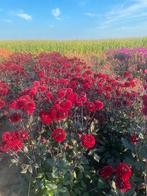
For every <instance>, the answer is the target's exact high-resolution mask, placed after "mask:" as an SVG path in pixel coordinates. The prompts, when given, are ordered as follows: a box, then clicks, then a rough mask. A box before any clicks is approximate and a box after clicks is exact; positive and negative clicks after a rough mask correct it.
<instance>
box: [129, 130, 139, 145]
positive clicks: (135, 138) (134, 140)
mask: <svg viewBox="0 0 147 196" xmlns="http://www.w3.org/2000/svg"><path fill="white" fill-rule="evenodd" d="M138 140H139V137H138V135H137V134H135V133H133V134H131V135H130V142H131V143H132V144H137V142H138Z"/></svg>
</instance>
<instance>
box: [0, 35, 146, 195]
mask: <svg viewBox="0 0 147 196" xmlns="http://www.w3.org/2000/svg"><path fill="white" fill-rule="evenodd" d="M110 42H111V41H110ZM130 42H131V41H130ZM137 42H138V41H137V40H136V43H137ZM144 43H145V39H144ZM0 46H1V44H0ZM46 46H47V45H46ZM63 46H64V45H63ZM94 46H96V45H94ZM94 46H93V49H94V50H95V48H94ZM136 46H137V44H136ZM105 47H106V48H107V45H106V46H105ZM105 47H104V48H103V44H102V45H101V49H100V50H103V49H105ZM14 48H15V47H14ZM24 48H25V47H24ZM108 48H109V47H108ZM114 48H115V47H114ZM8 49H9V47H8ZM33 49H34V47H33ZM33 49H32V50H33ZM16 50H17V49H16ZM22 50H23V48H22ZM27 50H29V49H27ZM27 50H26V48H25V51H27ZM43 50H44V49H43ZM66 50H68V48H67V47H65V51H66ZM83 50H84V47H83ZM96 50H97V49H96ZM10 51H11V50H10ZM36 51H37V49H36ZM36 51H35V52H36ZM63 51H64V49H63ZM65 51H64V52H65ZM73 51H74V49H73ZM85 51H86V52H88V49H86V50H85ZM71 52H72V51H71ZM86 52H85V54H86ZM94 52H95V51H94ZM1 54H5V55H1V58H0V124H9V125H10V126H9V127H10V130H7V131H5V132H3V133H2V134H1V139H0V152H1V154H3V153H7V154H8V155H9V157H10V160H11V162H12V164H15V165H16V166H17V167H18V168H20V172H21V174H22V175H24V176H25V177H26V179H27V181H28V196H29V195H30V196H32V195H34V194H36V195H38V196H81V195H83V196H146V195H147V48H145V47H144V48H143V47H142V48H134V49H133V48H132V49H128V48H123V49H111V50H107V51H106V52H105V53H104V56H105V58H104V59H103V60H100V61H99V59H98V58H97V57H96V56H95V57H93V59H91V60H92V61H91V63H90V64H89V63H88V62H85V61H83V60H81V59H79V58H77V57H67V56H63V55H61V54H60V53H57V52H52V53H48V52H42V53H39V54H38V53H37V54H32V53H26V52H25V53H24V52H23V53H20V52H19V53H18V52H15V53H11V52H10V53H9V52H8V51H5V50H3V49H2V52H1Z"/></svg>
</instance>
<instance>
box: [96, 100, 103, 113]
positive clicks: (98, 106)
mask: <svg viewBox="0 0 147 196" xmlns="http://www.w3.org/2000/svg"><path fill="white" fill-rule="evenodd" d="M94 103H95V106H96V109H97V110H98V111H100V110H102V109H103V107H104V104H103V102H102V101H99V100H96V101H95V102H94Z"/></svg>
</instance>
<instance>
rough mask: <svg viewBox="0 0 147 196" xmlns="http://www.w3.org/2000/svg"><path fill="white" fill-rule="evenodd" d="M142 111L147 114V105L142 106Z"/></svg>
mask: <svg viewBox="0 0 147 196" xmlns="http://www.w3.org/2000/svg"><path fill="white" fill-rule="evenodd" d="M142 112H143V114H144V115H145V116H147V106H144V107H143V108H142Z"/></svg>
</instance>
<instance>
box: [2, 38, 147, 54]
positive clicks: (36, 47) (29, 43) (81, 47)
mask: <svg viewBox="0 0 147 196" xmlns="http://www.w3.org/2000/svg"><path fill="white" fill-rule="evenodd" d="M124 47H125V48H127V47H128V48H135V47H147V37H144V38H130V39H110V40H73V41H60V40H59V41H49V40H22V41H15V40H14V41H11V40H10V41H3V40H1V41H0V48H6V49H9V50H11V51H15V52H18V51H21V52H22V51H23V52H24V51H25V52H35V53H36V52H44V51H57V52H60V53H62V54H72V53H73V54H97V53H101V52H102V51H104V50H106V49H109V48H124Z"/></svg>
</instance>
